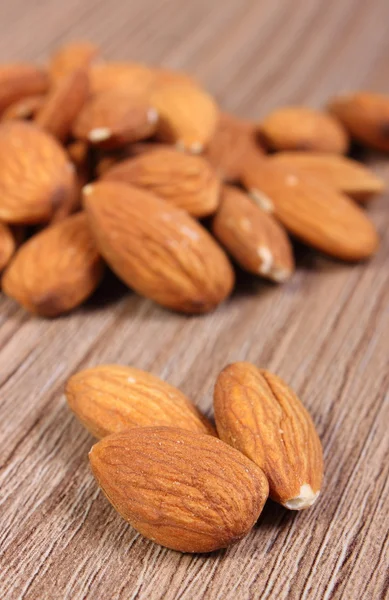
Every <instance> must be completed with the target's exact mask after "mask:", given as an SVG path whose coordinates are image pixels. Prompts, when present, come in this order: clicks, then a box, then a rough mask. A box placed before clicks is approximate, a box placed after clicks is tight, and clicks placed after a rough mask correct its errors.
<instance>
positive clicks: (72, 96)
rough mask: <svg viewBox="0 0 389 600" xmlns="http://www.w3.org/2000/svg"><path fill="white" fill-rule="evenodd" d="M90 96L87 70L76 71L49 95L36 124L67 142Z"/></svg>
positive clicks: (61, 81) (37, 116)
mask: <svg viewBox="0 0 389 600" xmlns="http://www.w3.org/2000/svg"><path fill="white" fill-rule="evenodd" d="M88 96H89V79H88V74H87V71H86V70H85V69H76V70H75V71H73V72H72V73H70V74H69V75H66V76H65V77H63V78H61V79H60V81H59V82H58V83H57V85H56V86H55V87H54V88H53V90H52V91H51V92H50V93H49V94H48V96H47V98H46V101H45V103H44V104H43V106H42V107H41V109H40V110H39V111H38V112H37V114H36V116H35V119H34V120H35V123H36V124H37V125H39V126H40V127H42V128H43V129H45V130H46V131H48V132H49V133H51V134H52V135H53V136H54V137H56V138H58V139H59V140H60V141H61V142H65V141H66V140H67V138H68V137H69V134H70V131H71V128H72V125H73V123H74V121H75V119H76V118H77V116H78V114H79V113H80V111H81V109H82V107H83V106H84V104H85V102H86V100H87V98H88Z"/></svg>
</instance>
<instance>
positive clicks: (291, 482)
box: [214, 362, 323, 510]
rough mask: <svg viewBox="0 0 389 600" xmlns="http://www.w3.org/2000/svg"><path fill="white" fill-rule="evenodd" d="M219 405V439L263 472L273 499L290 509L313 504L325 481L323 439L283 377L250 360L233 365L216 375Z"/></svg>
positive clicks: (217, 401) (216, 404) (215, 402)
mask: <svg viewBox="0 0 389 600" xmlns="http://www.w3.org/2000/svg"><path fill="white" fill-rule="evenodd" d="M214 409H215V420H216V427H217V431H218V434H219V436H220V438H221V439H222V440H224V441H225V442H226V443H228V444H230V445H231V446H233V447H234V448H236V449H237V450H240V451H241V452H243V454H245V455H246V456H247V457H248V458H250V459H251V460H253V461H254V462H255V463H256V464H257V465H258V466H259V467H260V468H261V469H262V470H263V471H264V473H265V475H266V477H267V478H268V481H269V488H270V498H272V499H273V500H275V501H276V502H279V503H280V504H282V505H283V506H285V507H286V508H289V509H291V510H303V509H305V508H309V507H310V506H312V504H314V502H315V501H316V500H317V498H318V496H319V493H320V489H321V484H322V479H323V453H322V447H321V443H320V440H319V437H318V435H317V433H316V429H315V426H314V423H313V421H312V419H311V417H310V415H309V413H308V411H307V410H306V409H305V407H304V406H303V404H302V403H301V402H300V400H299V399H298V397H297V396H296V394H295V393H294V392H293V391H292V390H291V389H290V388H289V387H288V386H287V385H286V384H285V383H284V382H283V381H282V380H281V379H280V378H279V377H277V376H276V375H273V374H272V373H270V372H269V371H266V370H264V369H258V368H257V367H255V366H254V365H252V364H250V363H247V362H240V363H234V364H231V365H229V366H228V367H226V368H225V369H224V370H223V371H222V372H221V373H220V375H219V377H218V379H217V382H216V385H215V392H214Z"/></svg>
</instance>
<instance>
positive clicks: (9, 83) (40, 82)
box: [0, 63, 49, 114]
mask: <svg viewBox="0 0 389 600" xmlns="http://www.w3.org/2000/svg"><path fill="white" fill-rule="evenodd" d="M48 87H49V78H48V76H47V73H45V72H44V71H42V69H39V68H38V67H35V66H33V65H28V64H23V63H21V64H9V65H2V66H0V114H1V113H2V112H3V111H4V110H5V109H6V108H8V106H10V105H11V104H13V103H14V102H17V101H18V100H20V99H21V98H24V97H25V96H34V95H35V94H44V93H45V92H46V91H47V90H48Z"/></svg>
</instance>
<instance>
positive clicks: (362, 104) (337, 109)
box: [329, 92, 389, 152]
mask: <svg viewBox="0 0 389 600" xmlns="http://www.w3.org/2000/svg"><path fill="white" fill-rule="evenodd" d="M329 110H330V112H331V113H332V114H333V115H335V116H336V117H337V118H338V119H339V121H340V122H341V123H343V125H344V127H345V128H346V129H347V131H348V132H349V134H350V135H351V137H352V138H353V139H355V140H357V141H358V142H361V143H362V144H366V146H370V147H371V148H375V149H376V150H382V151H384V152H389V95H387V94H386V95H385V94H373V93H372V92H355V93H354V94H344V95H342V96H337V97H335V98H333V99H332V100H331V101H330V103H329Z"/></svg>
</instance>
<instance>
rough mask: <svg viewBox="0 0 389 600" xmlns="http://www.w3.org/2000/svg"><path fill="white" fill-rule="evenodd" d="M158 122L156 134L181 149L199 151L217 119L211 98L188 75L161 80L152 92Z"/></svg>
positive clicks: (209, 135)
mask: <svg viewBox="0 0 389 600" xmlns="http://www.w3.org/2000/svg"><path fill="white" fill-rule="evenodd" d="M151 102H152V105H153V106H154V107H155V108H156V109H157V111H158V114H159V122H158V129H157V137H158V138H159V139H160V140H162V141H164V142H167V143H169V144H175V145H176V146H177V148H178V149H180V150H188V151H190V152H193V153H195V154H199V153H201V152H202V151H203V150H204V149H205V147H206V146H207V145H208V143H209V142H210V140H211V139H212V137H213V135H214V132H215V130H216V125H217V120H218V108H217V106H216V103H215V101H214V100H213V98H212V97H211V96H210V95H209V94H208V93H207V92H206V91H205V90H203V89H202V88H201V87H200V86H198V85H197V84H196V83H195V82H191V81H189V80H188V79H187V78H181V79H172V80H169V79H167V80H163V79H162V80H160V81H159V82H158V85H156V86H155V88H154V90H153V93H152V94H151Z"/></svg>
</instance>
